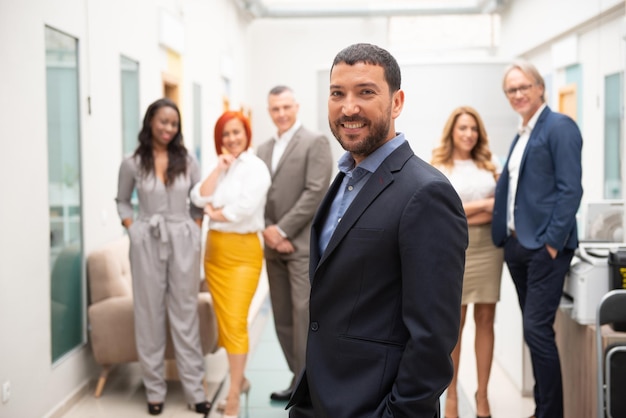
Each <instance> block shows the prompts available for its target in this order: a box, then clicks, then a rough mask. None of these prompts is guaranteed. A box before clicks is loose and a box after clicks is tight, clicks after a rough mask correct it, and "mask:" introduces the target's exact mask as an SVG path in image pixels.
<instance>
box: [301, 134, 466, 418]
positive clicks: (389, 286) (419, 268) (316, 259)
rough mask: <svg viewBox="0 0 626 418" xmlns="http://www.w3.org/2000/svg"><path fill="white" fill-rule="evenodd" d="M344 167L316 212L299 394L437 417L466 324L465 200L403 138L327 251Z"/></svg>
mask: <svg viewBox="0 0 626 418" xmlns="http://www.w3.org/2000/svg"><path fill="white" fill-rule="evenodd" d="M342 178H343V174H342V173H340V174H339V175H338V176H337V178H336V179H335V181H334V182H333V184H332V185H331V188H330V189H329V192H328V194H327V195H326V197H325V198H324V200H323V201H322V204H321V206H320V208H319V209H318V212H317V214H316V216H315V218H314V220H313V226H312V233H311V257H310V278H311V298H310V328H309V335H308V344H307V358H306V368H305V371H304V373H303V375H302V376H301V378H300V380H299V382H298V384H297V386H296V389H295V391H294V395H293V397H292V400H291V403H290V405H293V404H301V403H302V402H303V399H309V398H310V402H311V403H312V408H313V412H314V416H315V418H326V417H328V418H359V417H368V418H371V417H392V416H394V417H416V418H417V417H424V418H432V417H434V416H436V414H437V413H438V412H437V411H438V408H439V396H440V395H441V393H442V392H443V391H444V390H445V388H446V387H447V386H448V384H449V383H450V380H451V378H452V362H451V360H450V353H451V352H452V350H453V348H454V346H455V344H456V342H457V337H458V332H459V320H460V308H461V288H462V280H463V269H464V263H465V249H466V247H467V240H468V238H467V222H466V219H465V214H464V212H463V206H462V204H461V201H460V199H459V197H458V195H457V194H456V192H455V191H454V189H453V188H452V186H451V185H450V183H449V182H448V180H447V179H446V178H445V177H444V176H443V174H441V173H440V172H439V171H437V170H436V169H434V168H433V167H432V166H430V165H429V164H428V163H426V162H424V161H423V160H421V159H419V158H418V157H416V156H415V155H414V153H413V151H412V150H411V148H410V146H409V144H408V143H404V144H402V145H401V146H400V147H399V148H397V149H396V150H395V151H393V152H392V153H391V154H390V155H389V156H388V157H387V158H386V159H385V160H384V161H383V163H382V164H381V166H380V167H379V168H378V170H377V171H376V172H374V173H373V174H372V176H371V177H370V178H369V180H368V181H367V183H366V184H365V186H364V187H363V189H362V190H361V191H360V192H359V194H358V195H357V196H356V198H355V200H354V201H353V203H352V204H351V205H350V207H349V208H348V209H347V210H346V212H345V214H344V216H343V218H342V219H341V222H339V224H338V226H337V229H336V230H335V232H334V234H333V235H332V237H331V239H330V242H329V244H328V247H327V248H326V250H325V252H324V253H323V254H320V252H319V245H318V237H319V234H320V232H321V229H322V226H323V222H324V219H325V216H326V214H327V212H328V209H329V207H330V204H331V202H332V200H333V198H334V196H335V194H336V191H337V189H338V187H339V186H340V185H341V180H342ZM296 410H297V408H296ZM293 412H294V411H292V413H293ZM290 416H301V415H297V414H292V415H290Z"/></svg>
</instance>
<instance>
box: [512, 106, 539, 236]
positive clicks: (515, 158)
mask: <svg viewBox="0 0 626 418" xmlns="http://www.w3.org/2000/svg"><path fill="white" fill-rule="evenodd" d="M546 106H547V104H546V103H544V104H542V105H541V107H540V108H539V109H537V111H536V112H535V114H534V115H533V117H532V118H530V120H529V121H528V123H527V124H526V126H522V124H521V122H520V126H519V127H518V132H519V139H518V140H517V143H516V144H515V148H513V152H511V156H510V157H509V162H508V169H509V194H508V196H507V202H506V211H507V215H506V219H507V222H506V224H507V226H508V228H509V231H515V215H514V213H515V195H516V193H517V180H518V178H519V169H520V165H521V164H522V156H523V155H524V150H525V149H526V145H528V140H529V139H530V134H531V132H532V130H533V128H534V127H535V124H536V123H537V119H539V115H540V114H541V112H543V109H545V107H546Z"/></svg>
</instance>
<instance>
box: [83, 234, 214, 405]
mask: <svg viewBox="0 0 626 418" xmlns="http://www.w3.org/2000/svg"><path fill="white" fill-rule="evenodd" d="M128 249H129V240H128V237H127V236H124V237H122V238H120V239H117V240H115V241H114V242H111V243H110V244H108V245H106V246H105V247H103V248H101V249H99V250H96V251H94V252H92V253H91V254H89V257H88V258H87V278H88V283H89V295H90V301H89V303H90V304H89V308H88V311H87V314H88V320H89V338H90V342H91V348H92V350H93V355H94V358H95V360H96V362H97V363H98V364H99V365H101V366H102V371H101V373H100V377H99V379H98V384H97V385H96V390H95V393H94V396H95V397H99V396H100V395H101V394H102V390H103V389H104V385H105V383H106V379H107V377H108V374H109V371H110V370H111V367H112V366H113V365H115V364H119V363H128V362H134V361H137V360H138V358H137V348H136V346H135V329H134V321H133V295H132V284H131V280H132V277H131V273H130V260H129V258H128ZM198 316H199V318H200V339H201V342H202V353H203V354H204V355H207V354H209V353H214V352H215V351H216V350H217V324H216V320H215V313H214V311H213V301H212V299H211V295H210V294H209V293H208V292H207V291H206V287H205V286H204V285H202V286H201V289H200V292H199V293H198ZM165 358H166V359H173V358H174V350H173V345H172V340H171V337H169V333H168V339H167V347H166V349H165ZM206 387H207V385H206V380H205V389H206Z"/></svg>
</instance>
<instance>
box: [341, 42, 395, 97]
mask: <svg viewBox="0 0 626 418" xmlns="http://www.w3.org/2000/svg"><path fill="white" fill-rule="evenodd" d="M359 62H362V63H364V64H370V65H380V66H381V67H383V70H384V74H385V81H386V82H387V84H388V85H389V91H390V92H392V93H394V92H396V91H398V90H400V82H401V78H402V77H401V75H400V66H399V65H398V62H397V61H396V59H395V58H394V57H393V56H392V55H391V54H390V53H389V52H388V51H387V50H385V49H383V48H381V47H379V46H376V45H372V44H364V43H360V44H353V45H350V46H348V47H346V48H344V49H342V50H341V51H339V53H338V54H337V56H335V60H334V61H333V65H332V67H331V68H330V72H331V73H332V71H333V67H334V66H335V65H337V64H341V63H345V64H348V65H354V64H356V63H359Z"/></svg>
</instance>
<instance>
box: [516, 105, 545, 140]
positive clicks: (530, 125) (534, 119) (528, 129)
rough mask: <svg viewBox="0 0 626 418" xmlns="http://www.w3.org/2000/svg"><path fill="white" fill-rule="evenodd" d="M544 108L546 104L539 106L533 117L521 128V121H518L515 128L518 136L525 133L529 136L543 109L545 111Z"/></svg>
mask: <svg viewBox="0 0 626 418" xmlns="http://www.w3.org/2000/svg"><path fill="white" fill-rule="evenodd" d="M546 106H548V105H547V103H543V104H542V105H541V106H539V109H537V111H536V112H535V114H534V115H533V117H532V118H530V120H529V121H528V123H527V124H526V126H522V121H520V123H519V125H518V127H517V132H518V133H519V134H520V136H521V135H523V134H525V133H528V134H530V133H531V132H532V130H533V128H534V127H535V125H536V124H537V119H539V115H541V112H543V109H545V108H546Z"/></svg>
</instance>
